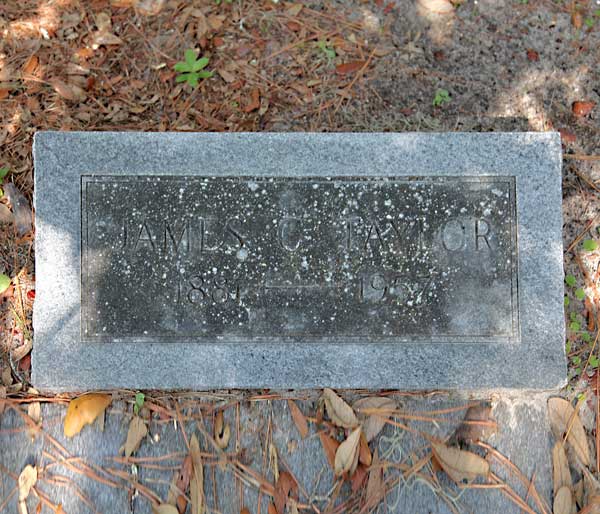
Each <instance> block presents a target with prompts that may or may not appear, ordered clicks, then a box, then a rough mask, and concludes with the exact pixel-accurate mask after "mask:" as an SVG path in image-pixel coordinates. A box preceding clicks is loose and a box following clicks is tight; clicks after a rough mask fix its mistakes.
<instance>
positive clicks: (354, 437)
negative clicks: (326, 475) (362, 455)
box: [334, 427, 362, 476]
mask: <svg viewBox="0 0 600 514" xmlns="http://www.w3.org/2000/svg"><path fill="white" fill-rule="evenodd" d="M361 433H362V429H361V428H360V427H358V428H355V429H354V430H353V431H352V433H351V434H350V435H349V436H348V438H347V439H346V440H345V441H344V442H343V443H342V444H340V446H339V447H338V449H337V451H336V452H335V467H334V471H335V474H336V475H338V476H340V475H343V474H344V473H350V475H352V473H354V470H355V469H356V466H357V465H358V453H359V451H358V449H359V446H360V435H361Z"/></svg>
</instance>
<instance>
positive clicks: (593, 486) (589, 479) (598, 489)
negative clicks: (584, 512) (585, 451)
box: [581, 467, 600, 505]
mask: <svg viewBox="0 0 600 514" xmlns="http://www.w3.org/2000/svg"><path fill="white" fill-rule="evenodd" d="M581 471H582V473H583V504H584V505H589V504H590V503H592V498H594V497H599V496H600V482H598V480H597V479H596V477H595V476H594V475H593V474H592V473H591V471H590V470H589V469H587V468H585V467H584V468H581Z"/></svg>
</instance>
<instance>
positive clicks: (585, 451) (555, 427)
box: [548, 398, 590, 466]
mask: <svg viewBox="0 0 600 514" xmlns="http://www.w3.org/2000/svg"><path fill="white" fill-rule="evenodd" d="M548 417H549V419H550V426H551V427H552V432H553V433H554V437H556V439H562V438H563V437H564V435H565V433H566V432H567V429H569V433H568V436H567V444H568V445H569V446H570V447H571V448H573V451H574V452H575V454H576V455H577V457H578V458H579V460H580V461H581V463H582V464H583V465H584V466H589V465H590V448H589V445H588V440H587V435H586V433H585V429H584V428H583V425H582V424H581V420H580V419H579V416H578V415H577V413H576V412H575V410H574V409H573V407H572V406H571V403H570V402H568V401H567V400H565V399H564V398H550V399H549V400H548ZM569 427H570V428H569Z"/></svg>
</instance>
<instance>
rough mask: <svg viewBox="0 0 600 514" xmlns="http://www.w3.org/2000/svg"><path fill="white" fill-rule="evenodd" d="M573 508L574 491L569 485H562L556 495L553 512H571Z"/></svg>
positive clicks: (565, 513) (562, 513)
mask: <svg viewBox="0 0 600 514" xmlns="http://www.w3.org/2000/svg"><path fill="white" fill-rule="evenodd" d="M572 510H573V493H572V492H571V489H570V488H569V487H566V486H564V487H561V488H560V489H559V490H558V492H557V493H556V494H555V495H554V506H553V508H552V512H553V514H571V511H572Z"/></svg>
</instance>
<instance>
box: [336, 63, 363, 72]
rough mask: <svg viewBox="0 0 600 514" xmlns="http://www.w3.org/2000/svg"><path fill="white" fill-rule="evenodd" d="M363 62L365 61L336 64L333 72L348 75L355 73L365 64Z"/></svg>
mask: <svg viewBox="0 0 600 514" xmlns="http://www.w3.org/2000/svg"><path fill="white" fill-rule="evenodd" d="M365 63H366V61H352V62H346V63H344V64H338V65H337V66H336V67H335V72H336V73H337V74H338V75H349V74H350V73H356V72H357V71H358V70H360V69H361V68H362V67H363V66H364V65H365Z"/></svg>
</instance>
